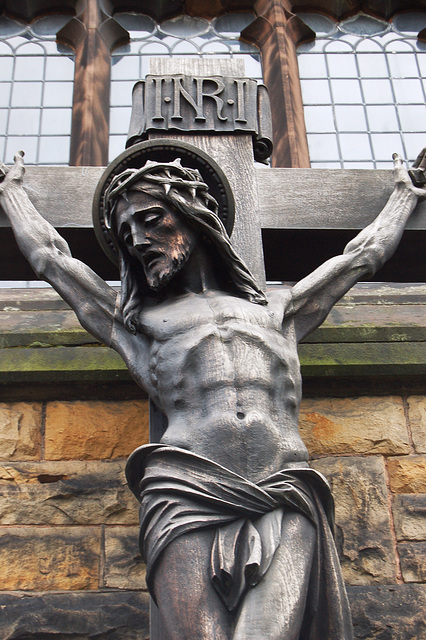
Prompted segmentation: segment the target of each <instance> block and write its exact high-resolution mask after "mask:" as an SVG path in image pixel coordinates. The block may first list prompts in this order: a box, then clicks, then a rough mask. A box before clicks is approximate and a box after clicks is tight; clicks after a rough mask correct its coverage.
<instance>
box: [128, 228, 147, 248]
mask: <svg viewBox="0 0 426 640" xmlns="http://www.w3.org/2000/svg"><path fill="white" fill-rule="evenodd" d="M132 242H133V246H134V248H135V249H138V250H141V249H144V248H145V247H149V246H150V245H151V240H150V238H149V233H148V232H147V230H145V229H141V228H140V226H135V227H133V228H132Z"/></svg>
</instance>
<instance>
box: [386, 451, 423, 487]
mask: <svg viewBox="0 0 426 640" xmlns="http://www.w3.org/2000/svg"><path fill="white" fill-rule="evenodd" d="M387 464H388V471H389V480H390V486H391V489H392V491H393V492H394V493H426V455H419V456H403V457H400V458H399V457H398V458H388V461H387Z"/></svg>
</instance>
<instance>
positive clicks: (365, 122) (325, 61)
mask: <svg viewBox="0 0 426 640" xmlns="http://www.w3.org/2000/svg"><path fill="white" fill-rule="evenodd" d="M300 17H301V18H302V20H303V21H304V22H305V23H306V24H308V25H309V26H310V27H311V28H312V29H313V30H314V31H315V32H316V34H317V38H316V40H315V41H314V42H309V43H305V44H302V45H301V46H300V47H299V48H298V61H299V71H300V81H301V87H302V96H303V103H304V113H305V123H306V130H307V136H308V144H309V153H310V157H311V165H312V167H325V168H345V169H351V168H371V169H373V168H376V169H380V168H389V167H391V166H392V162H391V158H392V153H393V152H394V151H397V152H398V153H400V154H401V155H402V156H403V157H404V158H405V159H407V160H409V161H412V160H413V159H414V158H415V157H416V156H417V153H418V152H419V150H420V148H421V147H422V146H426V106H425V105H426V43H425V42H421V41H420V40H418V39H417V34H418V33H419V31H420V30H422V29H423V28H425V27H426V13H414V12H412V13H405V14H400V15H396V16H395V17H394V19H393V22H392V23H387V22H383V21H381V20H377V19H375V18H372V17H370V16H367V15H364V14H358V15H357V16H355V17H352V18H349V19H348V20H345V21H343V22H340V23H338V24H336V23H335V22H333V21H332V20H330V19H329V18H327V17H325V16H323V15H319V14H313V13H312V14H305V13H301V14H300Z"/></svg>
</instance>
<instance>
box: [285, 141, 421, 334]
mask: <svg viewBox="0 0 426 640" xmlns="http://www.w3.org/2000/svg"><path fill="white" fill-rule="evenodd" d="M425 155H426V150H423V152H422V153H421V154H420V156H419V157H418V158H417V161H416V164H415V165H414V166H415V167H418V166H420V164H421V161H422V159H423V158H424V157H425ZM393 158H394V176H395V187H394V190H393V192H392V194H391V196H390V198H389V200H388V202H387V204H386V206H385V208H384V209H383V211H382V212H381V213H380V214H379V216H378V217H377V218H376V219H375V220H374V222H372V223H371V224H370V225H369V226H368V227H366V228H365V229H363V231H361V233H359V234H358V235H357V236H356V237H355V238H354V239H353V240H351V241H350V242H349V244H348V245H347V246H346V247H345V250H344V252H343V255H341V256H337V257H335V258H331V260H328V261H327V262H325V263H324V264H323V265H321V266H320V267H319V268H318V269H316V270H315V271H313V272H312V273H311V274H310V275H309V276H307V277H306V278H304V279H303V280H301V281H300V282H298V283H297V284H296V285H295V286H294V287H293V289H292V300H293V308H292V309H291V310H290V312H289V314H288V316H287V320H288V321H293V320H294V322H295V330H296V336H297V340H298V341H299V340H301V339H302V338H304V337H305V336H306V335H307V334H308V333H310V332H311V331H313V330H314V329H316V328H317V327H318V326H319V325H320V324H321V323H322V322H323V321H324V320H325V318H326V317H327V315H328V313H329V312H330V310H331V308H332V307H333V305H334V304H335V303H336V302H337V301H338V300H339V299H340V298H341V297H342V296H343V295H344V294H345V293H346V292H347V291H348V290H349V289H350V288H351V287H352V286H353V285H354V284H355V283H356V282H358V281H359V280H361V279H362V278H365V277H368V278H369V277H371V276H372V275H374V274H375V273H376V271H377V270H378V269H379V268H380V267H381V266H382V265H383V264H384V263H385V262H386V260H388V259H389V258H390V257H391V256H392V254H393V253H394V251H395V250H396V248H397V246H398V244H399V241H400V240H401V236H402V233H403V231H404V228H405V225H406V223H407V220H408V218H409V217H410V215H411V213H412V212H413V210H414V208H415V206H416V204H417V201H418V199H419V198H420V197H425V196H426V189H424V188H418V187H415V186H414V185H413V183H412V181H411V180H410V177H409V175H408V172H407V171H406V170H405V169H404V167H403V164H402V160H401V158H400V156H399V155H398V154H394V156H393ZM285 323H286V318H284V324H285Z"/></svg>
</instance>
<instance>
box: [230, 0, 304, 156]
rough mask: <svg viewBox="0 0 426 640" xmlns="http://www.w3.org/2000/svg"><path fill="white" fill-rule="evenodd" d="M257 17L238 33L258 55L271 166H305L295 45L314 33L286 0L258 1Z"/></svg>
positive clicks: (256, 6) (301, 106) (301, 105)
mask: <svg viewBox="0 0 426 640" xmlns="http://www.w3.org/2000/svg"><path fill="white" fill-rule="evenodd" d="M254 8H255V11H256V14H257V19H256V20H255V21H254V22H253V23H252V24H251V25H249V26H248V27H247V28H246V29H244V31H243V32H242V34H241V37H242V38H243V39H245V40H248V41H250V42H253V43H254V44H256V45H257V46H258V47H259V49H260V51H261V55H262V62H263V74H264V79H265V84H266V86H267V88H268V91H269V98H270V101H271V111H272V126H273V132H274V153H273V155H272V166H274V167H309V166H310V164H309V151H308V142H307V138H306V128H305V119H304V115H303V101H302V93H301V89H300V80H299V67H298V64H297V55H296V47H297V45H298V44H299V43H300V42H304V41H305V40H311V39H313V38H314V37H315V34H314V32H313V31H312V30H311V29H310V28H309V27H307V26H306V25H305V24H304V23H303V22H302V21H301V20H300V19H299V18H298V17H297V16H295V15H294V14H293V13H291V11H290V8H291V7H290V2H287V0H258V1H257V2H256V3H255V6H254Z"/></svg>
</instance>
